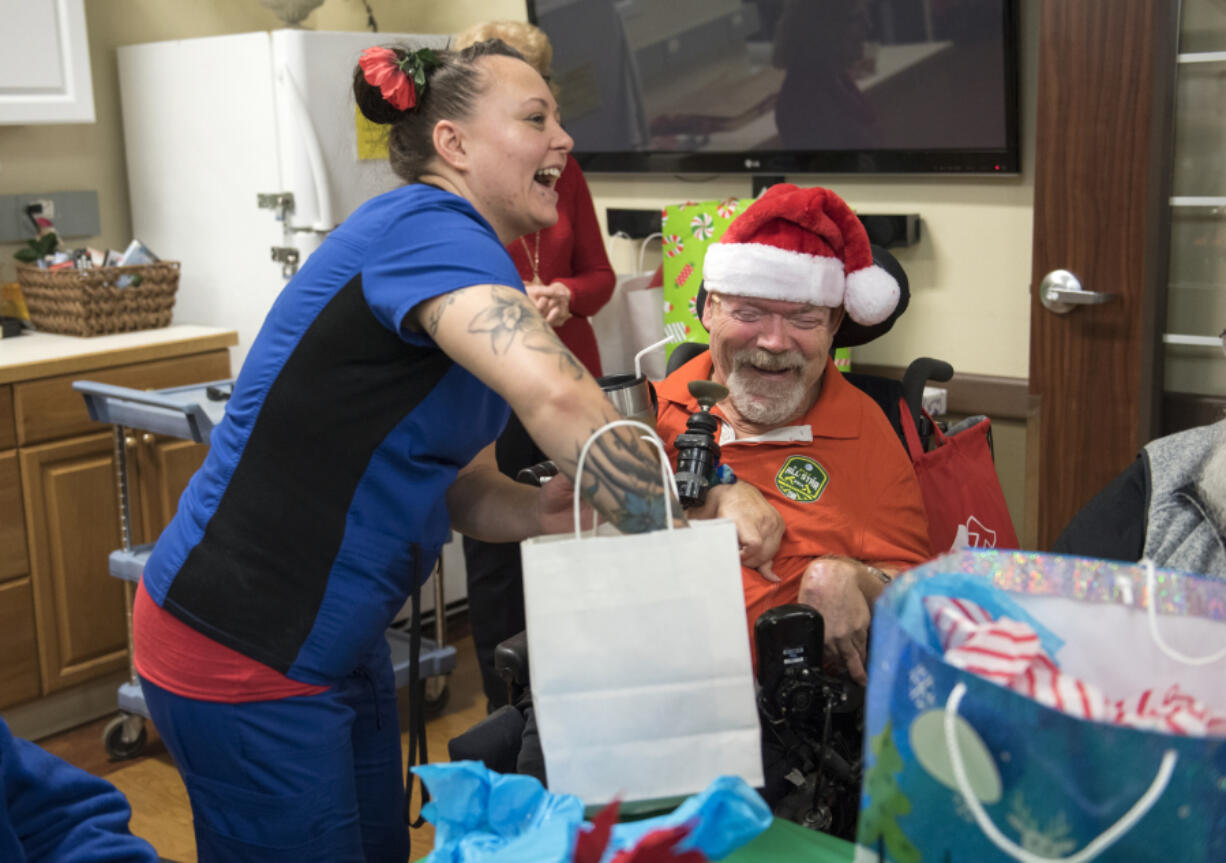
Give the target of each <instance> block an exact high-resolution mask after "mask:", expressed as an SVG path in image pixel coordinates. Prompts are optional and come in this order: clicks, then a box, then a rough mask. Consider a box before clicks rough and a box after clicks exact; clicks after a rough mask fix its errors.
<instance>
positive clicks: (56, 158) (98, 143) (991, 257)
mask: <svg viewBox="0 0 1226 863" xmlns="http://www.w3.org/2000/svg"><path fill="white" fill-rule="evenodd" d="M370 3H371V7H372V8H373V11H374V14H375V17H376V19H377V21H378V23H379V26H380V29H381V30H383V31H387V32H392V31H402V32H417V33H430V32H454V31H456V30H459V29H461V28H463V27H466V26H468V25H469V24H471V23H474V22H475V21H478V20H482V19H489V18H521V19H522V18H524V17H525V7H524V3H523V0H447V2H436V0H370ZM1035 5H1036V4H1033V3H1023V4H1022V6H1023V12H1022V15H1023V21H1022V54H1023V80H1022V98H1023V112H1022V146H1023V168H1022V173H1021V176H1020V177H1018V178H1008V179H1001V178H889V177H878V178H861V179H853V178H841V177H822V176H792V177H789V178H788V179H789V180H790V181H792V182H795V183H798V184H801V185H818V184H821V185H828V186H830V187H832V188H834V189H835V190H837V191H838V192H839V193H840V194H842V195H843V196H844V197H845V198H846V199H847V200H848V202H849V203H850V204H851V205H852V206H853V207H855V208H856V209H858V210H860V211H862V212H877V213H885V212H900V213H918V214H919V216H920V218H921V220H922V226H921V236H922V239H921V241H920V243H919V244H918V245H916V246H914V247H910V248H906V249H901V250H898V251H897V255H898V258H899V260H900V261H901V262H902V264H903V266H904V267H905V268H906V270H907V273H908V275H909V276H910V279H911V291H912V295H911V307H910V309H909V310H908V312H907V314H906V315H905V316H904V317H903V318H902V319H901V320H900V321H899V323H898V324H897V325H896V327H895V329H894V331H893V332H892V333H891V334H890V335H889V336H888V337H887V338H884V339H882V340H880V342H879V343H877V344H873V345H867V346H865V347H863V348H859V349H857V351H856V352H855V358H856V359H860V360H862V361H866V362H873V363H886V364H897V365H905V364H906V363H907V362H909V361H910V360H911V359H913V358H914V357H916V356H919V355H924V354H928V355H935V356H939V357H942V358H944V359H947V360H948V361H950V362H951V363H952V364H953V366H954V368H955V369H957V370H958V371H960V372H963V373H975V374H990V375H1003V376H1011V377H1025V376H1026V375H1027V373H1028V354H1029V351H1028V340H1029V297H1028V289H1027V283H1028V280H1029V273H1030V254H1031V212H1032V201H1033V181H1032V179H1031V178H1032V176H1033V164H1034V161H1033V150H1034V147H1033V141H1034V118H1035V105H1034V97H1033V94H1034V92H1035V78H1036V61H1035V41H1036V40H1035V38H1034V35H1035V33H1036V32H1037V11H1036V10H1035V8H1034V7H1035ZM86 16H87V20H88V29H89V45H90V65H91V68H92V71H93V83H94V101H95V110H96V114H97V122H95V123H92V124H87V125H66V126H0V194H16V193H29V192H54V191H64V190H73V189H96V190H97V192H98V198H99V206H100V211H101V212H100V216H101V235H100V236H98V237H93V238H88V242H89V243H90V244H92V245H98V246H105V247H119V248H122V247H123V246H124V245H126V244H127V242H128V241H129V240H130V239H131V230H132V228H131V216H130V213H129V208H128V194H127V176H126V167H125V164H124V155H123V131H122V124H121V120H120V106H119V93H118V72H117V68H116V60H115V48H116V47H117V46H119V45H126V44H132V43H137V42H149V41H157V40H162V39H173V38H184V37H192V36H207V35H217V34H223V33H239V32H246V31H251V30H262V29H269V28H275V27H277V26H278V21H277V19H276V17H275V16H274V15H273V14H272V13H271V12H270V11H268V10H267V9H265V8H264V7H263V6H261V5H260V3H259V2H258V0H201V2H183V0H88V2H87V3H86ZM306 23H307V25H308V26H310V27H313V28H315V29H321V30H364V29H366V12H365V9H364V8H363V6H362V3H360V2H359V0H326V2H325V3H324V4H323V5H322V6H321V7H320V8H318V9H317V10H316V11H315V12H314V13H312V15H311V16H310V17H309V18H308V19H307V21H306ZM201 74H207V70H201ZM589 181H590V184H591V187H592V192H593V195H594V197H595V200H596V206H597V209H598V211H599V214H600V217H601V219H602V220H603V219H604V210H605V208H606V207H609V206H618V207H643V208H648V209H658V208H659V207H661V206H663V205H665V204H669V203H673V202H677V201H682V200H687V199H694V200H699V199H710V198H722V197H726V196H728V195H738V196H748V195H749V194H750V193H751V188H750V180H749V178H748V177H745V176H739V175H724V176H718V177H714V178H710V179H702V178H700V179H699V180H697V181H695V180H691V179H682V178H680V177H671V176H663V177H661V176H644V175H637V176H622V175H603V176H591V177H589ZM83 242H85V241H84V240H77V239H73V240H72V243H73V244H74V245H80V244H82V243H83ZM15 248H16V247H15V246H12V245H9V246H5V245H0V280H3V281H7V280H9V279H11V278H12V277H13V269H12V252H13V250H14V249H15ZM609 250H610V254H611V256H612V258H613V261H614V264H615V266H616V267H617V269H618V270H619V271H623V272H629V271H631V270H633V269H634V268H635V262H636V258H637V246H636V245H635V244H633V243H630V242H628V241H625V240H609ZM654 260H656V261H658V255H656V256H655V258H654ZM1001 432H1002V433H1001V434H999V435H998V437H997V444H998V462H1000V464H1001V468H1002V469H1001V473H1002V476H1003V477H1004V484H1005V488H1006V494H1007V495H1008V497H1009V502H1010V509H1011V510H1012V511H1013V513H1014V517H1015V521H1017V526H1018V529H1019V533H1020V531H1021V527H1022V525H1021V521H1020V518H1021V508H1022V503H1021V501H1022V479H1023V473H1024V471H1023V469H1022V464H1023V453H1024V449H1025V434H1024V428H1023V427H1022V426H1020V425H1017V426H1016V427H1014V428H1010V429H1008V430H1006V429H1003V428H1002V429H1001Z"/></svg>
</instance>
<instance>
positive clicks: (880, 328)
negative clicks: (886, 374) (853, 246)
mask: <svg viewBox="0 0 1226 863" xmlns="http://www.w3.org/2000/svg"><path fill="white" fill-rule="evenodd" d="M872 250H873V263H875V264H877V265H878V266H880V267H881V268H882V269H884V270H885V271H886V272H887V273H889V274H890V275H891V276H893V277H894V280H895V281H896V282H898V290H899V294H898V306H897V307H896V308H895V309H894V311H893V313H891V315H890V316H889V317H888V318H886V319H885V320H884V321H882V322H881V323H879V324H873V325H872V326H865V325H864V324H858V323H856V322H855V321H853V320H852V319H851V318H850V317H848V316H847V315H844V316H843V323H842V324H841V325H840V326H839V331H838V332H837V333H835V334H834V344H833V345H832V347H835V348H852V347H855V346H856V345H864V344H868V343H869V342H871V341H872V340H873V339H875V338H877V337H878V336H883V335H885V334H886V333H888V332H889V331H890V328H891V327H893V326H894V322H895V321H896V320H898V318H899V316H900V315H902V313H903V312H905V311H906V310H907V303H908V302H910V300H911V286H910V283H909V282H908V281H907V274H906V272H905V271H904V270H903V268H902V264H900V263H898V259H897V258H895V257H894V256H893V255H892V254H890V253H889V252H888V251H886V250H885V249H883V248H882V247H881V246H873V247H872ZM706 304H707V286H706V285H705V284H700V285H699V286H698V295H697V296H696V297H695V298H694V308H695V313H696V314H697V316H698V320H699V322H700V323H701V322H702V310H703V308H704V307H705V306H706Z"/></svg>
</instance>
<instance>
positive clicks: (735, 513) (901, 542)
mask: <svg viewBox="0 0 1226 863" xmlns="http://www.w3.org/2000/svg"><path fill="white" fill-rule="evenodd" d="M704 267H705V273H704V285H705V288H706V291H707V295H708V298H707V301H706V303H705V305H704V307H703V308H702V310H701V319H702V323H703V325H704V326H705V327H706V328H707V329H708V331H709V332H710V350H709V351H708V352H704V353H701V354H699V355H698V356H696V357H694V358H693V359H691V360H690V361H689V362H687V363H685V364H684V365H682V366H681V367H680V368H678V369H677V370H676V371H674V372H673V373H672V374H670V375H669V376H668V377H667V378H666V379H665V380H664V381H662V382H660V383H659V384H658V385H657V395H658V399H659V408H658V415H657V429H658V431H659V434H660V437H661V439H662V440H663V441H664V442H665V444H666V445H667V446H668V449H669V457H670V459H672V460H673V463H674V465H678V457H679V454H680V455H681V459H680V461H681V462H682V464H681V465H680V466H678V483H679V486H681V491H682V495H681V496H682V499H683V501H682V502H683V504H688V506H687V516H689V517H691V518H710V517H729V518H733V519H734V520H735V521H736V523H737V530H738V537H739V539H740V542H741V563H742V583H743V587H744V594H745V609H746V617H747V621H746V623H747V625H748V626H749V627H750V634H751V638H750V643H751V645H753V646H754V649H755V654H756V655H755V668H756V670H757V673H758V679H759V684H760V696H759V706H760V708H761V713H762V719H763V729H764V730H763V749H764V760H765V767H766V775H767V787H766V789H765V796H766V797H767V800H768V802H770V803H771V804H772V807H773V808H775V809H776V811H777V813H778V814H781V815H783V816H784V817H788V818H791V819H792V820H796V821H799V822H801V823H807V824H809V825H810V826H813V827H815V828H818V829H828V830H830V831H831V832H835V833H843V834H845V835H846V834H847V833H848V832H850V829H851V828H852V827H853V826H854V823H855V813H856V809H857V804H858V798H859V759H860V739H861V737H860V727H859V726H860V721H861V718H862V712H861V710H860V703H861V701H862V696H863V690H862V689H861V687H862V686H863V685H864V684H865V683H866V680H867V678H866V660H867V644H868V627H869V620H870V609H871V607H872V603H873V601H874V600H875V599H876V598H877V596H878V595H879V594H880V593H881V591H882V590H883V589H884V587H885V584H886V583H888V581H889V579H890V577H891V575H892V574H893V573H895V572H898V571H899V570H901V569H904V568H907V567H909V566H912V565H914V564H916V563H919V562H920V561H923V560H925V559H927V558H928V557H929V543H928V532H927V520H926V517H925V513H924V507H923V502H922V499H921V496H920V490H919V486H918V483H917V481H916V478H915V473H914V470H913V468H912V466H911V462H910V459H909V458H908V457H907V455H906V452H905V451H904V449H903V448H902V447H901V446H900V445H899V442H898V437H897V435H896V433H895V430H894V429H893V427H892V426H891V424H890V421H889V420H888V419H887V418H886V416H885V414H884V413H883V412H882V410H881V408H880V407H878V405H877V403H876V402H875V401H873V399H872V398H870V397H869V396H868V395H866V394H864V393H863V392H861V391H860V390H859V389H857V388H856V387H855V386H853V385H852V384H851V383H849V382H847V381H846V380H844V379H843V375H842V374H841V373H840V372H839V371H838V370H837V369H836V368H835V366H834V362H833V360H832V359H831V357H830V352H831V348H832V347H835V346H839V345H854V344H862V343H864V342H866V341H868V340H869V339H871V338H874V337H876V336H877V335H880V334H881V333H882V332H884V331H885V330H887V329H888V328H889V326H890V325H891V324H892V323H893V319H894V318H895V317H896V316H897V314H898V313H899V312H901V305H902V304H900V286H899V284H898V282H897V281H896V279H895V278H894V277H893V276H892V275H891V274H889V273H888V272H886V270H884V269H882V267H880V266H877V265H875V264H874V261H873V253H872V251H871V248H870V246H869V241H868V237H867V236H866V234H865V232H864V229H863V227H862V226H861V224H860V222H859V220H858V219H857V218H856V217H855V215H854V213H852V211H851V210H850V208H848V206H847V205H846V204H845V203H844V202H843V201H842V200H841V199H840V198H838V197H837V196H836V195H834V194H833V193H832V192H830V191H828V190H826V189H820V188H814V189H798V188H796V187H795V186H791V185H787V184H783V185H777V186H774V187H772V188H771V189H769V190H768V191H767V192H766V193H765V194H764V195H763V196H762V197H761V198H760V199H759V200H758V201H757V202H755V203H754V204H753V205H752V206H750V207H749V208H748V209H747V210H746V211H745V212H744V213H743V214H742V215H741V216H740V217H738V218H737V220H736V221H734V222H733V223H732V224H731V225H730V226H729V228H728V230H727V232H726V233H725V235H724V237H723V238H722V240H721V242H719V243H717V244H716V245H714V246H712V247H711V248H710V249H709V250H708V252H707V257H706V262H705V265H704ZM899 275H901V271H899ZM904 279H905V277H904ZM711 382H714V384H716V385H719V386H716V387H714V388H712V386H711ZM723 388H726V393H725V392H724V391H723ZM725 396H726V397H725ZM704 449H705V452H703V450H704ZM717 464H718V465H719V466H720V469H719V470H718V471H716V470H711V468H713V467H714V466H715V465H717ZM695 465H698V466H699V467H698V468H697V471H698V473H697V474H695V472H694V470H692V469H693V468H694V466H695ZM683 480H687V481H685V482H683ZM755 623H757V625H758V626H757V632H756V636H755V631H754V626H755ZM460 754H463V752H461V753H460ZM452 755H453V757H455V756H456V755H457V752H456V747H454V746H453V752H452ZM520 763H521V766H522V764H523V759H522V758H521V761H520Z"/></svg>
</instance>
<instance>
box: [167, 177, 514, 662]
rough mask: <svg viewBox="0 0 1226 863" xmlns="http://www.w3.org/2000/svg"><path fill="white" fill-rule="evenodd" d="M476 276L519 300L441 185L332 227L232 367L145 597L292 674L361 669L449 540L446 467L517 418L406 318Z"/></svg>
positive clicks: (408, 189) (498, 254)
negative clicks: (235, 371)
mask: <svg viewBox="0 0 1226 863" xmlns="http://www.w3.org/2000/svg"><path fill="white" fill-rule="evenodd" d="M480 284H498V285H508V286H512V287H515V288H517V289H519V290H523V282H522V281H521V280H520V278H519V275H518V274H517V273H516V271H515V267H514V265H513V264H512V262H511V259H510V257H509V256H508V255H507V252H506V250H505V249H504V248H503V246H502V243H500V242H499V241H498V237H497V235H496V234H495V233H494V230H493V228H492V227H491V226H490V225H489V223H488V222H486V221H485V219H484V218H482V217H481V216H480V215H479V214H478V213H477V211H476V210H475V209H473V207H472V205H471V204H469V203H468V202H467V201H466V200H465V199H463V198H461V197H458V196H456V195H453V194H451V193H449V192H445V191H442V190H440V189H436V188H434V187H431V186H426V185H422V184H414V185H408V186H404V187H401V188H399V189H396V190H395V191H392V192H389V193H387V194H384V195H380V196H379V197H376V198H373V199H372V200H370V201H368V202H367V203H365V204H364V205H363V206H362V207H361V208H359V209H358V210H357V212H355V213H354V214H353V216H351V217H350V218H349V219H347V220H346V221H345V223H344V224H342V225H341V226H340V227H338V228H337V229H336V230H335V231H333V232H332V234H331V235H330V236H329V237H328V238H327V240H326V241H325V242H324V243H323V245H322V246H321V247H320V248H319V249H318V250H317V251H316V252H315V253H314V254H312V255H311V256H310V258H308V259H307V262H306V264H305V265H304V266H303V267H302V269H301V271H300V272H299V273H298V274H297V275H296V276H295V277H294V278H293V280H292V281H291V282H290V283H289V284H288V285H287V286H286V288H285V290H284V291H282V293H281V294H280V296H279V297H278V298H277V300H276V302H275V303H274V304H273V307H272V310H271V311H270V312H269V315H268V317H267V319H266V320H265V322H264V325H263V327H262V328H261V330H260V333H259V335H258V336H257V338H256V340H255V343H254V345H253V346H252V349H251V352H250V354H249V355H248V357H247V360H246V362H245V363H244V364H243V368H242V370H241V372H240V374H239V376H238V379H237V380H236V382H235V385H234V392H233V395H232V396H231V398H230V401H229V403H228V405H227V408H226V416H225V419H224V420H223V421H222V423H221V424H220V425H219V426H218V427H217V428H216V429H215V430H214V432H213V434H212V438H211V447H210V450H209V453H208V456H207V457H206V459H205V463H204V465H203V467H202V468H201V469H200V471H199V472H198V473H197V474H196V475H195V476H194V477H193V478H192V480H191V482H190V483H189V485H188V487H187V490H186V491H185V492H184V494H183V497H182V499H181V500H180V502H179V509H178V512H177V514H176V515H175V517H174V519H173V521H171V523H170V525H169V526H168V527H167V528H166V531H165V532H164V533H163V534H162V536H161V538H160V539H159V540H158V543H157V546H156V548H155V549H154V551H153V554H152V556H151V557H150V559H149V563H148V566H147V567H146V569H145V574H144V579H145V589H146V590H147V591H148V592H149V594H150V596H151V597H152V598H153V600H154V601H155V602H157V603H158V604H159V605H161V606H162V608H164V609H166V610H167V611H169V612H171V613H172V614H173V615H174V616H175V617H177V618H179V619H180V620H182V621H184V622H185V623H187V624H188V625H189V626H191V627H193V628H194V629H196V630H198V631H200V632H202V633H204V634H205V635H208V636H209V637H211V638H213V639H214V640H216V641H218V642H219V643H221V644H224V645H226V646H227V647H230V648H233V649H234V650H237V651H239V652H240V653H242V654H244V655H246V656H249V657H251V658H253V659H256V660H258V661H260V662H263V663H265V664H266V665H269V666H271V667H272V668H275V669H277V670H278V671H281V672H282V673H284V674H287V675H288V676H289V677H291V678H292V679H294V680H299V681H302V682H305V683H315V684H328V683H331V682H332V681H334V680H336V679H338V678H340V677H342V676H344V675H345V674H347V673H348V672H349V671H350V670H351V669H352V668H353V667H354V666H355V665H356V664H358V662H359V660H360V659H361V658H362V657H363V656H364V655H365V653H366V652H367V651H368V650H369V649H370V647H371V646H372V645H373V644H374V643H375V639H377V638H381V637H382V636H383V630H384V629H385V628H386V626H387V625H388V624H389V623H390V622H391V620H392V618H393V617H394V615H395V614H396V612H397V611H398V610H399V609H400V607H401V606H402V605H403V604H404V601H405V598H406V596H407V595H408V593H409V592H410V590H411V589H412V587H413V579H414V578H415V577H420V578H425V577H426V576H427V575H428V574H429V572H430V570H431V568H432V567H433V565H434V561H435V559H436V558H437V556H438V553H439V551H440V549H441V547H442V545H443V544H444V543H445V542H446V541H447V540H448V539H449V538H450V535H451V528H450V520H449V517H448V513H447V508H446V504H445V501H444V493H445V492H446V490H447V488H448V486H450V485H451V483H452V481H453V480H454V479H455V476H456V473H457V471H458V470H459V469H460V468H461V467H463V466H464V465H465V464H467V463H468V462H469V461H471V460H472V459H473V457H474V456H475V455H476V454H477V453H478V452H480V450H481V449H482V448H484V447H485V446H486V445H488V444H489V443H490V442H491V441H493V440H494V439H495V438H496V437H497V436H498V434H499V433H500V432H501V431H502V428H503V426H504V425H505V424H506V421H507V417H508V416H509V413H510V410H509V408H508V407H507V404H506V402H505V401H504V400H503V399H502V398H501V397H499V396H498V395H497V394H496V393H495V392H493V391H492V390H491V389H489V388H488V387H487V386H485V385H484V384H483V383H481V382H480V381H479V380H478V379H477V378H476V377H474V376H473V375H472V374H471V373H470V372H468V371H467V370H466V369H464V368H463V367H461V366H459V365H457V364H456V363H454V362H452V361H451V359H450V358H449V357H448V356H447V355H446V354H444V353H443V352H442V350H440V349H439V347H438V346H437V345H436V344H435V343H434V341H433V340H432V339H431V338H430V337H429V336H428V335H427V334H425V333H424V332H421V331H418V330H414V329H411V328H410V327H409V325H408V321H406V319H405V318H406V315H407V314H408V313H409V311H410V310H411V309H412V308H413V307H415V306H416V305H418V304H419V303H421V302H422V301H423V300H428V299H430V298H432V297H437V296H440V295H442V294H445V293H447V292H449V291H454V290H457V289H459V288H463V287H467V286H471V285H480ZM415 549H417V550H418V553H417V555H416V559H414V550H415Z"/></svg>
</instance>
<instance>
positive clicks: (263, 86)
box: [118, 29, 448, 370]
mask: <svg viewBox="0 0 1226 863" xmlns="http://www.w3.org/2000/svg"><path fill="white" fill-rule="evenodd" d="M447 41H448V36H446V35H414V34H404V33H364V32H326V31H314V30H298V29H287V30H274V31H272V32H258V33H239V34H235V35H229V36H211V37H205V38H200V39H179V40H172V41H167V42H151V43H147V44H143V45H127V46H122V47H120V48H119V49H118V54H119V91H120V100H121V106H122V111H123V131H124V149H125V151H126V155H127V165H128V189H129V195H130V198H131V206H132V225H133V231H134V234H135V236H136V237H137V238H138V239H140V240H141V241H142V242H143V243H144V244H145V245H146V246H148V247H149V248H150V249H151V250H152V251H153V252H154V254H156V255H158V256H159V257H161V258H163V259H165V260H174V261H180V262H181V264H182V269H181V271H180V276H179V291H178V294H177V297H176V300H175V320H176V321H183V322H186V323H194V324H207V325H213V326H222V327H229V328H233V329H236V330H237V331H238V336H239V342H238V347H237V349H236V350H235V352H234V353H233V359H234V365H235V369H236V370H237V368H238V366H239V364H241V362H242V360H243V359H244V358H245V357H246V355H247V351H248V349H249V348H250V347H251V342H252V339H254V337H255V334H256V332H257V331H258V330H259V327H260V324H261V323H262V322H263V320H264V315H265V314H266V313H267V311H268V309H269V307H270V306H271V305H272V301H273V300H274V299H275V298H276V296H277V294H278V292H279V291H280V290H281V288H282V287H283V286H284V285H285V282H286V281H287V280H288V276H289V275H290V274H291V272H292V270H293V268H294V261H293V258H294V256H295V255H296V256H297V262H298V263H299V264H301V262H302V261H303V260H305V259H306V257H307V256H308V255H309V254H310V253H311V252H312V251H314V250H315V249H316V248H317V247H318V246H319V244H320V242H321V241H322V240H323V238H324V236H325V235H326V234H327V233H328V231H330V230H332V229H333V228H335V227H336V226H337V225H339V224H340V223H341V222H342V221H344V220H345V218H346V217H348V216H349V214H350V213H352V212H353V211H354V210H355V209H356V208H357V207H358V205H359V204H361V203H362V202H363V201H365V200H366V199H367V198H370V197H371V196H373V195H376V194H379V193H380V192H385V191H387V190H389V189H392V188H394V187H395V186H397V185H399V183H400V180H399V179H398V178H397V177H396V176H395V175H394V174H393V173H392V170H391V168H390V167H389V166H388V163H387V158H386V155H383V156H381V157H378V158H360V156H359V121H358V119H357V118H358V115H357V114H356V109H355V105H354V100H353V88H352V73H353V68H354V66H355V65H356V64H357V61H358V56H359V55H360V54H361V52H362V50H363V49H364V48H366V47H369V46H370V45H388V44H397V45H405V46H407V47H409V48H419V47H431V48H445V47H446V45H447ZM376 128H379V127H376ZM368 149H369V148H368ZM382 152H383V153H384V154H385V153H386V150H385V149H384V150H383V151H382ZM367 155H370V153H369V152H367ZM261 204H263V206H261ZM278 258H280V259H281V260H279V259H278Z"/></svg>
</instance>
